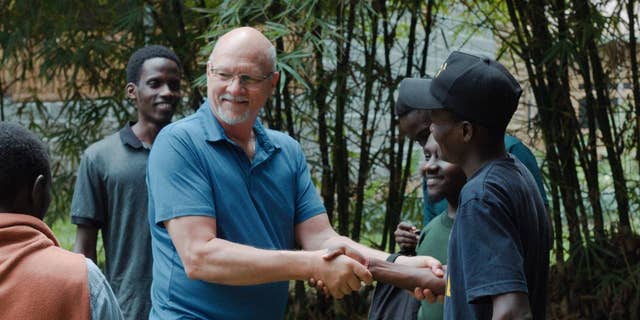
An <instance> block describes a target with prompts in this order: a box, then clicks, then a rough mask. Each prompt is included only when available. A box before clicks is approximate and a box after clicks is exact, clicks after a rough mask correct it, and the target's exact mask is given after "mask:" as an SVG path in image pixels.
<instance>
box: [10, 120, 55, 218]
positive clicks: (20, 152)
mask: <svg viewBox="0 0 640 320" xmlns="http://www.w3.org/2000/svg"><path fill="white" fill-rule="evenodd" d="M38 175H44V177H45V179H47V180H46V181H47V182H49V181H48V180H49V179H50V177H51V168H50V167H49V155H48V154H47V148H46V146H45V145H44V143H42V142H41V141H40V139H39V138H38V137H37V136H36V135H35V134H33V133H32V132H31V131H29V130H27V129H25V128H24V127H22V126H20V125H18V124H14V123H8V122H0V204H2V205H4V206H11V205H12V204H13V203H14V201H15V198H16V196H17V195H18V191H20V190H21V189H22V188H30V187H31V186H32V185H33V183H34V182H35V180H36V178H37V177H38Z"/></svg>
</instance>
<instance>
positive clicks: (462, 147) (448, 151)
mask: <svg viewBox="0 0 640 320" xmlns="http://www.w3.org/2000/svg"><path fill="white" fill-rule="evenodd" d="M424 93H425V94H424V95H422V97H423V99H424V102H423V105H426V106H427V107H428V108H429V109H431V110H432V111H431V121H432V123H431V126H430V130H431V134H432V135H433V137H434V138H435V140H436V141H437V142H438V144H439V145H440V150H441V158H442V159H443V160H445V161H448V162H452V163H455V164H457V165H459V166H460V167H461V168H462V169H463V171H464V173H465V175H466V176H467V177H468V181H467V183H466V184H465V185H464V187H463V189H462V191H461V193H460V200H459V206H458V211H457V215H456V220H455V223H454V226H453V230H452V232H451V238H450V240H449V253H448V254H449V259H448V271H447V290H446V294H445V312H444V316H445V319H527V318H531V317H533V318H534V319H544V318H545V310H546V302H547V294H546V291H547V281H548V274H549V248H550V241H549V223H548V219H547V214H546V209H545V206H544V203H543V200H542V197H541V195H540V192H539V191H538V190H537V186H536V182H535V180H534V178H533V176H532V175H531V173H530V172H529V171H528V170H527V169H526V167H525V166H524V165H523V164H522V163H521V162H520V161H519V160H517V159H516V158H514V157H513V156H511V155H509V154H508V153H507V151H506V150H505V145H504V133H505V130H506V127H507V124H508V123H509V121H510V120H511V117H512V116H513V113H514V112H515V110H516V108H517V105H518V100H519V98H520V94H521V93H522V89H521V88H520V85H519V84H518V82H517V81H516V80H515V78H513V76H512V75H511V74H510V73H509V72H508V71H507V70H506V69H505V68H504V66H502V65H501V64H499V63H498V62H496V61H494V60H492V59H489V58H481V57H477V56H473V55H469V54H465V53H461V52H453V53H452V54H451V55H450V56H449V58H448V59H447V61H446V62H445V63H444V64H443V66H442V67H441V69H440V71H439V72H438V73H437V74H436V76H435V77H434V79H433V80H432V81H430V82H425V86H424Z"/></svg>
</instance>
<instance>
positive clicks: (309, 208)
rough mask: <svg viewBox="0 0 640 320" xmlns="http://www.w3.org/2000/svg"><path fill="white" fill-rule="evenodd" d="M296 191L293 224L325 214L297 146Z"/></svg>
mask: <svg viewBox="0 0 640 320" xmlns="http://www.w3.org/2000/svg"><path fill="white" fill-rule="evenodd" d="M296 153H297V171H298V174H297V175H298V177H297V186H296V188H297V190H296V203H295V207H296V211H295V220H294V222H295V224H298V223H301V222H304V221H305V220H307V219H309V218H311V217H313V216H316V215H318V214H321V213H325V212H326V211H327V210H326V209H325V208H324V205H323V204H322V200H321V199H320V196H319V195H318V191H317V190H316V187H315V186H314V185H313V181H312V180H311V173H310V172H309V168H308V167H307V159H306V158H305V156H304V153H303V152H302V148H301V147H300V145H299V144H297V152H296Z"/></svg>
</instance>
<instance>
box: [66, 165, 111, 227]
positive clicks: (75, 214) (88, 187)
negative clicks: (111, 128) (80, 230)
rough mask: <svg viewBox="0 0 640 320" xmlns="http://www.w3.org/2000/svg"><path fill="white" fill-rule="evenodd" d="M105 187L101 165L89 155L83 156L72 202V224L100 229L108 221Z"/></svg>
mask: <svg viewBox="0 0 640 320" xmlns="http://www.w3.org/2000/svg"><path fill="white" fill-rule="evenodd" d="M105 193H106V191H105V187H104V184H103V183H102V177H101V174H100V170H99V165H98V164H97V163H96V162H95V159H94V158H93V157H92V156H91V155H90V154H88V153H86V152H85V154H84V155H83V156H82V159H81V160H80V167H79V168H78V177H77V178H76V185H75V188H74V189H73V198H72V200H71V222H72V223H74V224H79V225H89V226H92V227H96V228H100V227H102V225H103V224H104V221H105V220H106V216H105V215H106V210H105V199H104V197H105Z"/></svg>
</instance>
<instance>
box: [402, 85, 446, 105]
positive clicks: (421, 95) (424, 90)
mask: <svg viewBox="0 0 640 320" xmlns="http://www.w3.org/2000/svg"><path fill="white" fill-rule="evenodd" d="M431 82H432V79H421V78H405V79H404V80H402V81H401V82H400V87H399V88H398V101H397V102H396V103H397V104H399V105H401V106H402V107H405V108H410V109H427V110H433V109H443V108H444V105H443V104H442V103H441V102H440V101H438V99H436V97H434V96H433V95H432V94H431V90H430V89H431Z"/></svg>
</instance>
